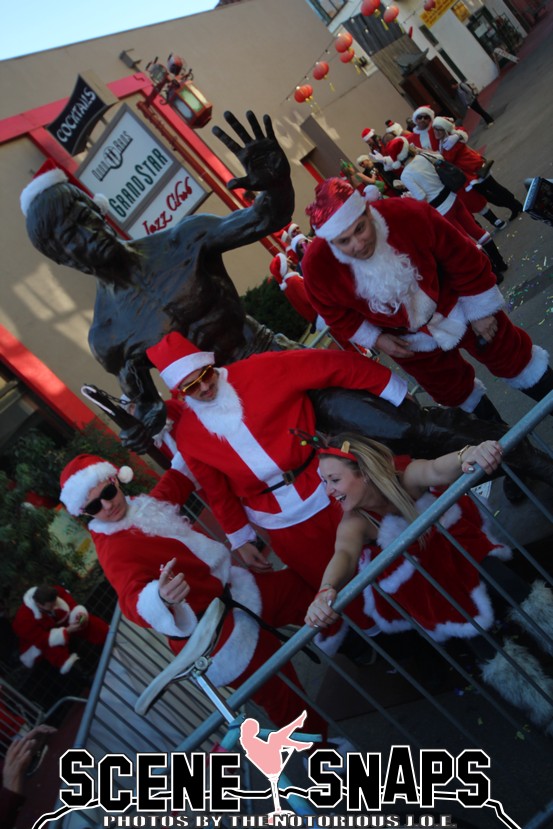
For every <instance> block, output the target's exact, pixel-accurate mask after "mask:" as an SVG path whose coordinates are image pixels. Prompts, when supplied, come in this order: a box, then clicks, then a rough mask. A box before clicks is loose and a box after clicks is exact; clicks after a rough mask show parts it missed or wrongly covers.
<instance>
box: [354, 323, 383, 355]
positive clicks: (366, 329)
mask: <svg viewBox="0 0 553 829" xmlns="http://www.w3.org/2000/svg"><path fill="white" fill-rule="evenodd" d="M381 334H382V328H377V327H376V325H373V324H372V323H370V322H369V321H368V320H363V322H362V323H361V325H360V326H359V328H358V329H357V331H356V332H355V334H352V335H351V337H350V338H349V339H350V342H352V343H355V344H356V345H362V346H363V347H364V348H373V346H374V345H375V343H376V341H377V339H378V338H379V337H380V335H381Z"/></svg>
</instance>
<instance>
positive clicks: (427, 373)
mask: <svg viewBox="0 0 553 829" xmlns="http://www.w3.org/2000/svg"><path fill="white" fill-rule="evenodd" d="M494 316H495V318H496V320H497V324H498V329H497V334H496V335H495V337H494V338H493V340H492V342H491V343H487V344H486V345H484V346H479V345H478V342H477V338H476V335H475V333H474V331H473V330H472V328H470V326H469V328H467V331H466V332H465V335H464V337H463V339H462V340H461V342H460V343H459V346H458V347H457V348H454V349H452V350H451V351H442V350H441V349H436V350H435V351H429V352H417V353H416V354H415V355H414V356H413V357H407V358H395V360H396V362H397V363H398V364H399V365H400V366H401V367H402V368H403V369H405V371H406V372H407V373H408V374H410V375H411V376H412V377H413V378H414V379H415V380H416V381H417V383H419V384H420V385H421V386H422V387H423V389H425V390H426V391H427V392H428V394H430V395H432V397H433V398H434V400H435V401H436V403H440V404H441V405H442V406H460V405H461V404H462V403H464V401H465V400H466V399H467V398H468V397H469V395H470V394H471V392H472V390H473V388H474V377H475V372H474V368H473V367H472V365H471V364H470V363H467V361H466V360H465V359H464V357H463V356H462V354H461V352H460V350H459V349H461V348H464V349H465V350H466V351H468V353H469V354H470V355H471V356H472V357H474V359H475V360H478V362H479V363H482V365H485V366H486V368H487V369H489V371H491V373H492V374H494V375H495V376H496V377H503V378H512V377H516V376H517V375H519V374H520V373H521V371H522V370H523V369H524V368H526V366H527V365H528V363H529V362H530V359H531V356H532V340H531V339H530V337H529V336H528V334H527V333H526V332H525V331H523V330H522V329H521V328H518V327H517V326H516V325H513V323H512V322H511V320H510V319H509V318H508V316H507V315H506V314H505V313H504V312H503V311H498V312H497V313H496V314H494Z"/></svg>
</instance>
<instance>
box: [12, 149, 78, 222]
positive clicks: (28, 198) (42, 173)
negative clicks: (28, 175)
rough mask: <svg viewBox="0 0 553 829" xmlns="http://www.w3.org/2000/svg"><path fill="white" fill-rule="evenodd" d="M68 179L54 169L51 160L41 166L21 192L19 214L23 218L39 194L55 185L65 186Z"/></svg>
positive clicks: (59, 170) (57, 168) (60, 171)
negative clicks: (20, 213)
mask: <svg viewBox="0 0 553 829" xmlns="http://www.w3.org/2000/svg"><path fill="white" fill-rule="evenodd" d="M67 181H69V179H68V178H67V176H66V174H65V173H64V172H63V170H61V169H60V168H59V167H56V165H55V164H54V162H53V161H52V160H51V159H48V161H47V162H46V163H45V164H43V165H42V167H41V168H40V170H39V171H38V172H37V174H36V176H35V177H34V178H33V180H32V181H31V182H29V184H27V186H26V187H24V188H23V190H22V191H21V195H20V197H19V204H20V205H21V212H22V213H23V215H24V216H26V215H27V213H28V212H29V208H30V206H31V203H32V202H33V201H34V200H35V199H36V197H37V196H38V195H40V193H43V192H44V191H45V190H48V189H49V188H50V187H54V185H56V184H65V183H66V182H67Z"/></svg>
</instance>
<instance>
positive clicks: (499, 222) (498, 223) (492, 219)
mask: <svg viewBox="0 0 553 829" xmlns="http://www.w3.org/2000/svg"><path fill="white" fill-rule="evenodd" d="M480 215H481V216H482V218H483V219H486V221H487V222H489V223H490V224H491V225H492V226H493V227H496V228H497V229H498V230H503V228H505V227H507V222H504V221H503V219H500V218H499V216H496V215H495V213H494V212H493V210H490V209H489V208H488V209H487V210H486V211H485V213H481V214H480Z"/></svg>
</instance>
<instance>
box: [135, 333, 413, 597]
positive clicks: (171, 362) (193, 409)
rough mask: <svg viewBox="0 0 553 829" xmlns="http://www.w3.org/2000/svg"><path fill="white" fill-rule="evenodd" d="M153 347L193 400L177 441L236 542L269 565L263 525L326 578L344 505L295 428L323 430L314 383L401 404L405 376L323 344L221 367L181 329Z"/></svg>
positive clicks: (168, 375) (304, 567)
mask: <svg viewBox="0 0 553 829" xmlns="http://www.w3.org/2000/svg"><path fill="white" fill-rule="evenodd" d="M148 357H149V358H150V360H151V362H152V363H153V364H154V366H156V368H158V369H159V371H160V373H161V378H162V380H163V381H164V382H165V383H166V384H167V385H168V387H169V388H170V389H171V390H172V392H173V394H174V395H177V396H178V397H180V398H181V399H182V400H183V401H184V403H185V411H184V412H183V414H182V415H181V418H180V420H179V424H178V427H177V432H176V441H177V446H178V448H179V450H180V451H181V453H182V455H183V457H184V459H185V461H186V462H187V464H188V466H189V467H190V469H191V471H192V473H193V474H194V476H195V477H196V478H197V480H198V481H199V483H200V484H201V486H202V489H203V490H204V492H205V494H206V497H207V499H208V501H209V504H210V506H211V509H212V510H213V512H214V513H215V516H216V518H217V520H218V521H219V523H220V524H221V526H222V528H223V530H224V531H225V533H226V534H227V537H228V539H229V541H230V543H231V546H232V549H234V550H237V551H238V552H239V554H240V556H241V557H242V558H243V560H244V561H245V563H246V564H247V565H248V566H250V567H252V569H256V570H265V569H267V568H268V567H269V565H268V564H267V562H266V559H265V557H264V556H263V555H261V553H260V552H259V551H258V550H257V548H256V547H255V546H254V544H253V541H254V540H255V537H256V532H255V529H254V526H255V527H259V528H261V529H262V530H263V531H264V532H265V533H266V535H267V536H268V537H269V540H270V543H271V546H272V548H273V550H274V551H275V553H276V554H277V555H278V556H279V558H280V559H281V560H282V561H283V562H284V563H285V564H287V565H288V566H289V567H290V568H292V569H293V570H295V571H296V572H297V573H299V574H300V575H301V576H302V578H303V579H304V580H305V581H307V582H308V583H309V584H310V585H311V586H312V587H315V588H316V587H318V585H319V584H320V577H321V575H322V572H323V570H324V568H325V566H326V564H327V562H328V560H329V558H330V556H331V555H332V553H333V549H334V546H333V545H334V537H335V533H336V528H337V526H338V522H339V520H340V509H339V507H338V505H337V504H336V503H331V502H330V500H329V498H328V497H327V495H326V493H325V490H324V487H323V485H322V483H321V479H320V477H319V474H318V472H317V463H316V461H315V453H314V451H313V450H312V449H311V448H310V447H309V446H307V445H305V444H304V443H303V444H302V441H300V440H299V439H298V437H296V436H295V435H293V434H291V430H294V429H295V430H302V431H304V432H307V433H309V434H310V435H313V434H314V432H315V413H314V409H313V405H312V403H311V400H310V398H309V396H308V392H309V390H312V389H324V388H328V387H336V386H338V387H341V388H345V389H365V390H368V391H370V392H372V393H373V394H375V395H377V396H381V397H383V398H384V399H386V400H388V401H390V402H391V403H393V404H395V405H398V404H399V403H400V402H401V401H402V400H403V399H404V397H405V394H406V385H405V384H404V382H403V380H400V379H399V378H398V377H396V376H395V375H393V374H392V372H391V371H390V370H389V369H387V368H385V367H384V366H382V365H380V364H378V363H375V362H374V361H373V360H367V359H366V358H365V357H362V356H360V355H359V354H353V353H351V354H350V353H345V352H340V351H337V352H328V351H327V352H321V351H317V350H316V349H312V350H309V349H306V350H298V351H286V352H268V353H265V354H255V355H253V356H251V357H248V358H247V359H246V360H240V361H238V362H235V363H231V364H230V365H229V366H227V367H225V368H217V369H216V368H214V356H213V353H208V352H203V351H199V350H198V349H197V348H196V347H195V346H194V345H193V343H191V342H190V341H189V340H187V339H185V338H184V337H183V336H182V335H180V334H178V333H177V332H171V333H170V334H168V335H166V336H165V337H164V339H163V340H161V342H159V343H158V344H157V345H155V346H152V347H151V348H150V349H148Z"/></svg>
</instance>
